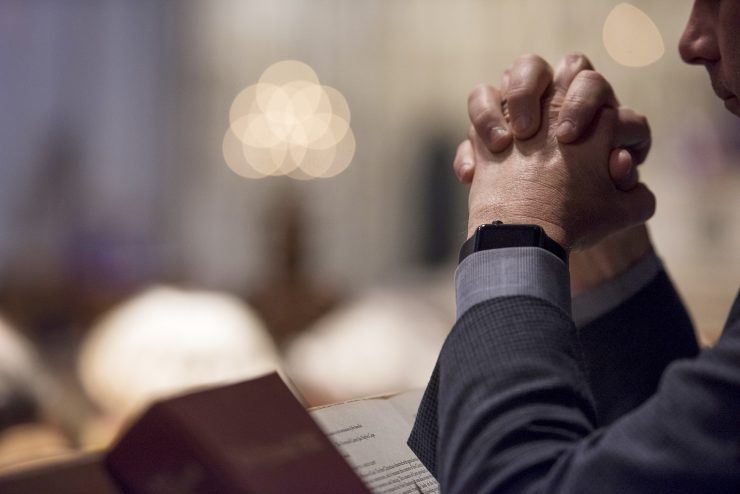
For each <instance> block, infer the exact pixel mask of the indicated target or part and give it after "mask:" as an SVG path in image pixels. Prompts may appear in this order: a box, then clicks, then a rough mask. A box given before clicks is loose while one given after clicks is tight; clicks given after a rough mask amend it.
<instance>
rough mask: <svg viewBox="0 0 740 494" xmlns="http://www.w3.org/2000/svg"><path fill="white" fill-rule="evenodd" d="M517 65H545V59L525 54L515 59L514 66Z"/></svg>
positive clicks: (532, 54)
mask: <svg viewBox="0 0 740 494" xmlns="http://www.w3.org/2000/svg"><path fill="white" fill-rule="evenodd" d="M517 63H536V64H545V65H547V62H546V61H545V59H544V58H542V57H541V56H539V55H537V54H536V53H525V54H524V55H521V56H520V57H519V58H517V59H516V62H514V64H515V65H516V64H517Z"/></svg>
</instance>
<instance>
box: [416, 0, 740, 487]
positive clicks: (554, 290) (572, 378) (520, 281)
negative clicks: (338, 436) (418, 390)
mask: <svg viewBox="0 0 740 494" xmlns="http://www.w3.org/2000/svg"><path fill="white" fill-rule="evenodd" d="M680 52H681V55H682V57H683V59H684V60H685V61H687V62H688V63H694V64H702V65H704V66H705V67H706V68H707V70H708V72H709V75H710V79H711V81H712V86H713V88H714V89H715V92H716V93H717V95H718V96H719V97H720V98H722V99H723V100H724V102H725V106H726V107H727V109H728V110H730V111H731V112H733V113H734V114H736V115H738V116H740V103H738V96H739V95H740V0H697V1H696V2H695V4H694V7H693V10H692V13H691V16H690V19H689V21H688V25H687V27H686V30H685V32H684V34H683V36H682V38H681V42H680ZM541 97H542V102H543V106H544V108H545V110H546V113H545V115H544V117H543V118H541V117H540V114H539V112H540V108H541V107H540V99H541ZM502 100H503V101H505V102H506V104H505V106H506V110H508V114H509V115H508V118H507V116H506V113H507V111H504V110H501V106H500V105H501V103H502ZM469 110H470V113H471V119H472V121H473V124H474V126H475V131H474V132H471V133H470V140H469V142H468V143H463V144H462V145H461V146H460V149H459V150H458V156H457V157H456V160H455V170H456V173H457V174H458V176H459V177H460V178H461V180H463V181H466V182H467V181H470V182H472V185H471V189H470V198H469V208H470V217H469V234H470V235H471V238H472V239H473V241H476V242H477V243H471V242H473V241H469V242H467V243H466V245H465V246H464V247H463V253H462V256H461V257H464V259H462V261H461V263H460V265H459V267H458V271H457V273H456V284H457V287H456V288H457V303H458V320H457V322H456V324H455V327H454V328H453V330H452V331H451V333H450V336H449V337H448V340H447V341H446V343H445V345H444V347H443V349H442V352H441V354H440V357H439V361H438V363H437V367H436V368H435V371H434V374H433V376H432V379H431V381H430V383H429V386H428V388H427V391H426V393H425V396H424V399H423V401H422V404H421V407H420V409H419V414H418V417H417V421H416V424H415V427H414V431H413V432H412V435H411V438H410V439H409V444H410V445H411V447H412V449H414V450H415V451H416V452H417V454H418V455H419V457H420V458H421V459H422V461H423V462H424V463H425V464H426V465H427V466H428V467H429V468H430V470H431V471H432V472H433V473H434V474H435V475H436V476H437V478H438V479H439V481H440V484H441V486H442V490H443V491H445V492H464V493H473V492H515V493H527V492H543V493H555V492H567V493H574V492H598V493H609V492H619V493H624V492H629V493H639V492H645V493H659V492H666V493H668V492H670V493H678V492H692V493H694V492H700V493H703V492H707V493H718V492H733V493H736V492H740V296H739V297H738V299H736V301H735V304H734V306H733V308H732V310H731V313H730V316H729V318H728V322H727V324H726V326H725V329H724V332H723V334H722V336H721V338H720V339H719V341H718V342H717V343H716V344H715V345H714V347H712V348H710V349H705V350H703V351H702V352H700V353H699V352H698V348H697V346H696V342H695V340H694V337H693V332H692V328H691V324H690V322H689V321H688V318H687V317H686V314H685V312H684V310H683V306H682V305H681V303H680V300H679V299H678V297H677V295H676V293H675V291H674V290H673V287H672V285H671V283H670V281H669V280H668V278H667V276H666V274H665V272H664V271H663V269H662V267H661V265H660V263H659V261H658V260H657V258H656V257H655V255H654V254H653V253H652V248H651V247H650V244H649V240H648V237H647V234H646V231H645V230H644V228H643V227H640V226H637V227H634V226H632V225H639V224H640V223H642V222H644V220H646V219H647V218H648V217H649V216H650V215H652V212H653V209H654V202H653V198H652V195H651V193H650V192H649V191H648V190H647V189H646V188H645V186H644V185H643V184H640V183H639V181H638V179H637V174H636V170H635V166H636V165H637V164H639V163H640V162H641V161H642V160H643V159H644V155H645V154H646V152H647V148H648V147H649V131H648V130H647V125H646V123H645V122H644V120H642V119H641V117H640V116H639V115H636V114H635V113H634V112H631V111H630V110H628V109H625V108H621V107H619V106H618V103H617V101H616V98H614V97H613V94H612V92H611V88H610V87H609V86H608V84H607V83H606V81H604V80H603V78H602V77H600V76H599V75H598V74H597V73H595V72H593V71H592V70H591V68H590V66H589V64H588V62H587V61H586V60H585V58H583V57H577V56H571V57H567V58H566V60H565V61H564V62H563V63H561V64H560V65H559V67H558V69H557V70H556V71H555V73H554V75H553V73H552V71H551V69H549V67H548V66H547V65H546V64H545V63H544V62H543V61H542V60H541V59H539V58H536V57H531V56H530V57H523V58H521V59H520V60H519V61H517V62H516V63H515V65H514V66H513V67H512V69H510V70H509V71H508V73H507V74H505V77H504V83H503V85H502V88H501V90H500V91H498V90H496V89H495V88H479V89H477V90H476V91H474V92H473V93H472V94H471V99H470V100H469ZM540 119H541V120H542V122H541V123H540ZM509 121H510V122H511V130H509V124H508V122H509ZM494 220H500V221H503V225H490V226H484V227H483V228H482V229H480V230H478V227H479V225H484V224H490V223H491V222H492V221H494ZM529 224H535V225H539V227H541V228H542V229H543V231H538V230H537V228H534V227H530V226H526V225H529ZM630 226H632V227H631V228H629V227H630ZM543 232H544V234H545V235H543V234H542V233H543ZM615 232H618V233H616V234H614V233H615ZM610 234H611V235H610ZM605 237H606V238H605ZM506 245H511V247H505V246H506ZM584 247H589V248H587V249H585V250H583V251H582V252H579V253H576V252H574V253H573V255H572V256H571V263H572V266H571V268H572V271H573V273H572V276H573V287H574V289H575V291H580V292H581V293H580V295H577V296H576V297H575V298H574V300H573V311H574V312H573V314H574V315H575V316H577V317H578V318H579V319H581V320H580V323H581V324H580V325H579V326H578V327H576V324H575V323H574V321H573V318H572V317H571V308H570V297H569V295H570V294H569V273H568V267H567V264H566V262H564V260H563V259H567V254H568V251H570V250H577V249H580V248H584ZM585 268H588V269H585ZM591 268H594V269H591ZM584 290H585V291H584ZM584 300H586V302H587V303H585V304H583V306H584V307H587V308H588V309H589V310H590V311H591V312H590V313H588V314H584V313H583V312H581V313H580V314H578V312H579V307H580V306H581V303H582V301H584ZM579 301H581V302H579Z"/></svg>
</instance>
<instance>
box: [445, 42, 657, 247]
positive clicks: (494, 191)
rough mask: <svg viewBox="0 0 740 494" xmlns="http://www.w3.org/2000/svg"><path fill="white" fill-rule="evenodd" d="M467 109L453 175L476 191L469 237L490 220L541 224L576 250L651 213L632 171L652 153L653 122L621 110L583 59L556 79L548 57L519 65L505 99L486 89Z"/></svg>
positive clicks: (650, 201) (569, 60)
mask: <svg viewBox="0 0 740 494" xmlns="http://www.w3.org/2000/svg"><path fill="white" fill-rule="evenodd" d="M504 97H505V98H506V99H507V104H508V109H509V113H510V115H511V120H510V121H509V120H507V119H506V117H505V115H504V113H503V111H502V110H501V100H502V98H504ZM468 107H469V113H470V116H471V122H472V126H471V130H470V132H469V135H468V141H465V142H464V143H462V144H461V145H460V147H459V148H458V153H457V156H456V159H455V172H456V173H457V175H458V177H459V178H460V179H461V180H462V181H463V182H472V184H471V189H470V195H469V204H468V206H469V222H468V233H469V235H472V233H473V231H474V230H475V228H476V227H478V226H479V225H480V224H483V223H489V222H491V221H492V220H502V221H504V222H505V223H531V224H538V225H540V226H542V227H543V228H544V229H545V231H546V232H547V234H548V235H549V236H550V237H551V238H553V239H554V240H556V241H557V242H559V243H560V244H561V245H562V246H563V247H564V248H566V249H568V250H570V249H573V248H583V247H587V246H590V245H593V244H595V243H596V242H598V241H599V240H601V239H603V238H604V237H606V236H607V235H609V234H611V233H614V232H617V231H619V230H623V229H625V228H627V227H629V226H632V225H637V224H641V223H643V222H645V221H646V220H647V219H648V218H649V217H650V216H652V214H653V213H654V211H655V197H654V196H653V194H652V193H651V192H650V191H649V190H648V188H647V187H646V186H645V185H644V184H642V183H640V182H639V181H638V175H637V172H636V168H635V167H636V165H637V164H639V163H641V162H642V161H643V160H644V159H645V157H646V155H647V151H648V149H649V147H650V130H649V127H648V126H647V122H646V120H645V119H644V117H642V116H640V115H638V114H636V113H635V112H633V111H632V110H629V109H627V108H624V107H620V106H619V104H618V102H617V100H616V97H615V96H614V94H613V91H612V90H611V87H610V86H609V84H608V83H607V82H606V81H605V80H604V79H603V77H601V76H600V75H599V74H598V73H596V72H594V71H593V70H592V68H591V66H590V63H589V62H588V60H587V59H586V58H585V57H583V56H582V55H569V56H567V57H566V58H565V59H564V60H563V61H562V62H561V63H560V64H559V66H558V68H557V69H556V70H555V72H554V75H553V71H552V69H551V68H550V67H549V65H548V64H547V63H546V62H545V61H544V60H542V59H541V58H539V57H536V56H531V55H530V56H524V57H521V58H520V59H519V60H517V62H515V64H514V65H513V66H512V68H511V69H509V70H508V71H507V72H506V73H505V74H504V80H503V83H502V86H501V89H500V90H498V89H496V88H494V87H491V86H479V87H478V88H476V89H475V90H474V91H473V92H472V93H471V96H470V98H469V101H468Z"/></svg>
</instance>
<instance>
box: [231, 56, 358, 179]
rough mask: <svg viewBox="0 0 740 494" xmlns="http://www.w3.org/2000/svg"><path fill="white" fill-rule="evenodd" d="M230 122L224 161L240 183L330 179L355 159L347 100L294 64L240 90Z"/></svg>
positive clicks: (285, 63) (286, 63)
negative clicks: (240, 178)
mask: <svg viewBox="0 0 740 494" xmlns="http://www.w3.org/2000/svg"><path fill="white" fill-rule="evenodd" d="M229 122H230V126H229V129H228V130H227V131H226V135H225V136H224V143H223V154H224V160H225V161H226V164H227V165H228V166H229V167H230V168H231V169H232V170H233V171H234V172H235V173H237V174H239V175H241V176H243V177H247V178H262V177H266V176H278V175H287V176H289V177H291V178H295V179H297V180H310V179H312V178H326V177H333V176H335V175H337V174H339V173H341V172H342V171H344V170H345V169H346V168H347V166H349V164H350V162H351V161H352V158H353V157H354V153H355V146H356V143H355V138H354V134H353V133H352V129H351V128H350V111H349V105H347V100H346V99H345V98H344V96H343V95H342V93H340V92H339V91H338V90H336V89H334V88H332V87H329V86H322V85H321V84H320V83H319V78H318V76H317V75H316V73H315V72H314V70H313V69H312V68H311V67H309V66H308V65H306V64H305V63H302V62H297V61H295V60H284V61H282V62H278V63H276V64H273V65H271V66H270V67H268V68H267V69H266V70H265V71H264V72H263V73H262V76H261V77H260V79H259V82H258V83H257V84H254V85H252V86H249V87H247V88H245V89H244V90H242V91H241V92H240V93H239V94H238V95H237V96H236V98H234V101H233V103H232V104H231V108H230V110H229Z"/></svg>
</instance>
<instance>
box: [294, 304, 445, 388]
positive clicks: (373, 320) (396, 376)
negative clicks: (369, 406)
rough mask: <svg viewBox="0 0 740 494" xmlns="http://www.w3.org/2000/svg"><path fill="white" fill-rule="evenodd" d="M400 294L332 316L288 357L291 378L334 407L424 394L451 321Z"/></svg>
mask: <svg viewBox="0 0 740 494" xmlns="http://www.w3.org/2000/svg"><path fill="white" fill-rule="evenodd" d="M429 309H430V308H429V306H428V302H426V301H424V300H423V299H421V298H419V297H416V296H413V295H411V294H409V293H407V292H404V291H400V290H393V291H384V292H375V293H371V294H369V295H367V296H365V297H362V298H361V299H358V300H357V301H355V302H354V303H352V304H350V305H347V306H345V307H343V308H340V309H338V310H336V311H334V312H331V313H329V314H328V315H327V316H325V317H324V318H323V319H321V320H320V321H318V322H316V323H315V324H314V325H313V326H312V327H310V328H309V329H308V330H306V331H305V332H304V333H302V334H301V335H300V336H299V337H297V338H296V339H295V340H293V342H291V344H290V346H289V347H288V349H287V352H286V362H287V366H288V368H289V369H290V374H291V377H292V378H293V379H294V381H295V382H296V384H297V385H298V387H299V388H302V389H303V390H304V391H305V392H307V394H309V395H310V394H312V392H315V391H316V390H319V391H320V393H321V394H322V395H324V398H326V399H328V400H330V401H342V400H347V399H352V398H357V397H361V396H369V395H373V394H381V393H388V392H390V391H393V390H407V389H413V388H422V387H424V385H425V384H426V383H427V381H428V380H429V375H430V374H431V372H432V369H433V368H434V363H435V361H436V359H437V355H438V354H439V350H440V348H441V347H442V343H443V342H444V339H445V337H446V336H447V333H448V330H449V327H450V326H449V325H450V321H449V320H448V319H446V318H445V317H441V315H440V314H441V311H432V310H429Z"/></svg>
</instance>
